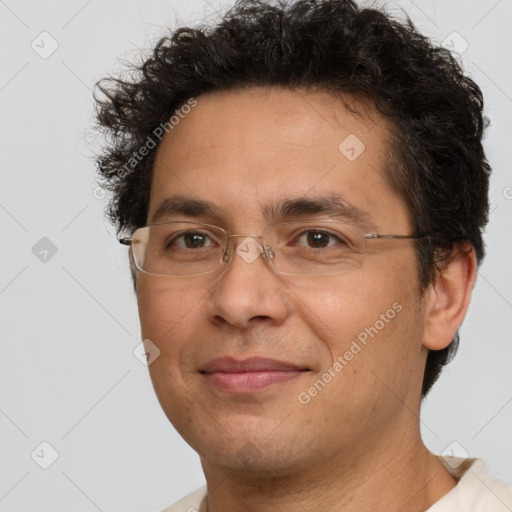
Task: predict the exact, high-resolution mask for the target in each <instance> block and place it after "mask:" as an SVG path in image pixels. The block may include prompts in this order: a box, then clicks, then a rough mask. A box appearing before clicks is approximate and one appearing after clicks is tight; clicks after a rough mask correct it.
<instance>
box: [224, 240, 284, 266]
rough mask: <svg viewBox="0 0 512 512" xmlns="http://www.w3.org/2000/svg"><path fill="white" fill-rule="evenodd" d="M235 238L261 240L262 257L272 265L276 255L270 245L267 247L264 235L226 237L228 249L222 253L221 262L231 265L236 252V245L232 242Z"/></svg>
mask: <svg viewBox="0 0 512 512" xmlns="http://www.w3.org/2000/svg"><path fill="white" fill-rule="evenodd" d="M234 238H244V239H245V238H259V239H260V244H259V246H260V249H261V256H262V257H263V259H264V260H266V261H267V262H269V263H270V261H271V260H272V259H273V258H274V253H273V251H272V248H271V247H270V246H269V245H265V243H264V240H263V235H226V248H225V249H224V252H223V253H222V257H221V262H222V263H229V262H230V261H231V258H232V257H233V253H234V252H235V243H234V241H233V242H231V239H234Z"/></svg>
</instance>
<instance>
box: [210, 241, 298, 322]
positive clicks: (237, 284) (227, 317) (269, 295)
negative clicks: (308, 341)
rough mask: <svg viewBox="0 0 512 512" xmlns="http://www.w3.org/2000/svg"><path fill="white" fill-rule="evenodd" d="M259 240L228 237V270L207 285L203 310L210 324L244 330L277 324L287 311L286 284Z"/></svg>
mask: <svg viewBox="0 0 512 512" xmlns="http://www.w3.org/2000/svg"><path fill="white" fill-rule="evenodd" d="M266 258H267V256H266V253H265V251H264V250H263V247H262V243H261V237H259V236H255V235H249V236H248V235H231V236H230V237H229V240H228V245H227V247H226V251H225V253H224V255H223V259H222V261H223V263H222V265H227V267H226V268H225V269H224V270H223V271H222V272H221V273H220V274H219V275H218V276H217V277H215V278H214V279H213V281H212V282H211V283H210V285H209V287H208V288H209V291H210V296H209V299H208V305H207V308H206V311H207V316H208V318H209V319H210V321H211V322H213V323H216V324H217V325H222V326H228V325H230V326H234V327H236V328H238V329H247V328H249V327H251V326H256V325H260V324H262V323H265V324H267V325H269V326H270V325H279V324H280V323H282V322H283V321H284V320H285V319H286V317H287V315H288V311H289V301H288V300H287V298H286V290H287V285H286V284H285V283H284V282H283V280H282V278H281V277H280V276H278V275H276V274H275V273H274V272H273V271H272V269H271V267H270V265H269V264H268V263H267V261H266Z"/></svg>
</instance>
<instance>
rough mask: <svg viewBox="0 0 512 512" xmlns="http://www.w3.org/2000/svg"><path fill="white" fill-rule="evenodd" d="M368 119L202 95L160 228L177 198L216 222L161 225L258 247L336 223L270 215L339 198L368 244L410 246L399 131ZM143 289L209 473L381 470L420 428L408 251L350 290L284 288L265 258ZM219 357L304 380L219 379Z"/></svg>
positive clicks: (413, 279) (146, 315)
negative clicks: (207, 209) (208, 209)
mask: <svg viewBox="0 0 512 512" xmlns="http://www.w3.org/2000/svg"><path fill="white" fill-rule="evenodd" d="M358 108H359V110H360V113H359V114H353V113H351V112H350V110H348V109H347V108H346V107H345V105H344V103H343V102H342V101H341V100H339V99H336V98H335V97H334V96H332V95H330V94H327V93H325V94H324V93H312V92H302V93H298V92H291V91H288V90H285V89H280V88H274V89H265V90H264V89H252V90H246V91H231V92H216V93H211V94H207V95H204V96H201V97H200V98H198V105H197V106H196V107H195V108H193V109H192V111H191V112H190V113H189V114H188V115H187V116H186V117H185V118H184V119H182V120H181V121H180V123H179V124H178V125H177V126H175V127H174V129H173V130H172V131H171V132H170V133H169V134H168V135H166V136H165V138H164V139H163V141H162V143H161V146H160V147H159V149H158V154H157V158H156V162H155V168H154V175H153V181H152V188H151V199H150V206H149V214H148V219H147V221H148V223H151V222H153V221H154V213H155V212H156V210H157V208H158V206H159V205H160V203H161V202H162V201H164V200H165V199H168V198H173V197H177V196H179V197H180V198H181V199H184V198H185V199H190V200H195V201H207V202H209V203H211V204H213V205H214V206H215V207H216V209H217V213H216V214H213V213H208V214H206V213H204V214H199V215H195V214H194V215H193V212H192V211H189V212H186V211H184V212H182V213H179V214H174V215H172V216H169V217H166V218H160V219H159V220H158V222H163V221H165V220H166V219H167V220H191V221H195V222H203V223H208V224H215V225H218V226H221V227H223V228H224V229H225V230H226V231H227V232H228V233H230V234H255V235H259V234H261V233H263V231H264V229H265V228H266V227H267V226H268V225H269V224H271V223H272V224H274V223H278V222H284V221H293V220H304V218H307V219H311V220H317V219H325V218H330V215H329V214H328V213H314V214H313V213H312V214H309V215H307V216H306V217H304V215H300V216H295V217H293V216H292V217H290V216H286V217H282V216H277V217H276V218H274V219H272V220H271V221H269V220H268V219H267V218H266V217H265V216H264V209H265V207H268V206H269V205H274V206H275V205H277V206H279V205H280V204H282V203H283V202H285V201H294V200H301V199H302V200H304V199H306V200H319V199H322V198H332V196H333V194H336V195H337V196H339V198H341V199H342V200H343V201H346V202H347V203H350V204H351V205H352V206H354V207H356V208H358V209H360V210H363V211H364V212H367V214H368V216H367V218H366V219H365V223H364V224H365V225H362V227H363V229H364V231H365V232H366V233H369V232H370V233H372V232H376V233H386V234H390V233H391V234H410V232H411V223H410V218H409V215H408V211H407V208H406V206H405V204H404V202H403V201H402V200H401V198H399V197H398V196H397V195H396V194H395V193H394V192H393V191H392V190H391V189H390V187H389V186H388V185H387V183H386V181H385V180H384V166H385V165H386V155H387V154H388V150H387V147H388V129H387V126H386V124H385V123H384V121H383V120H382V118H381V117H380V116H379V115H378V114H377V113H376V112H373V111H372V110H370V109H369V108H368V107H364V106H362V105H358ZM347 137H348V139H347ZM355 137H357V139H356V138H355ZM358 140H359V141H360V142H358ZM361 142H362V143H363V144H364V146H365V149H364V151H362V152H361V150H362V149H363V146H362V145H361V144H360V143H361ZM340 144H341V145H340ZM372 224H373V226H372ZM234 240H235V243H241V242H242V241H243V237H242V238H237V239H234ZM137 286H138V290H137V297H138V305H139V313H140V320H141V327H142V336H143V339H150V340H151V341H152V342H153V343H154V344H155V345H157V346H158V348H159V349H160V351H161V353H160V356H159V357H158V358H157V359H156V360H155V361H154V362H153V363H152V364H151V365H150V367H149V369H150V374H151V378H152V381H153V384H154V387H155V390H156V393H157V396H158V399H159V401H160V403H161V405H162V407H163V409H164V411H165V413H166V414H167V416H168V418H169V419H170V421H171V422H172V424H173V425H174V426H175V427H176V429H177V430H178V431H179V432H180V434H181V435H182V436H183V437H184V438H185V440H186V441H187V442H189V443H190V445H191V446H192V447H193V448H194V449H195V450H196V451H198V452H199V454H200V455H201V456H202V457H203V463H206V464H213V465H216V466H223V467H225V468H238V469H239V470H241V469H242V468H244V467H246V468H250V469H251V470H253V471H257V470H261V471H263V472H266V474H268V472H271V473H272V472H275V473H276V474H282V473H283V472H284V473H286V472H287V471H292V470H293V471H296V470H300V469H301V468H305V467H308V466H310V465H311V464H315V463H321V462H322V461H325V460H326V458H330V457H332V456H334V457H347V456H350V457H352V456H354V455H357V457H361V456H363V454H367V456H371V452H372V450H371V449H369V447H372V446H373V447H377V445H378V444H379V443H381V444H383V445H385V444H386V443H388V444H391V443H392V441H391V439H395V438H397V437H400V432H406V431H407V429H410V426H411V424H413V423H415V422H417V417H416V416H415V415H414V413H413V412H412V410H415V409H416V408H417V406H418V403H419V396H420V388H421V381H422V376H423V368H424V363H425V357H426V350H425V349H424V348H423V347H422V333H423V316H424V313H423V312H422V311H423V309H422V304H423V302H422V299H421V297H420V296H419V292H418V287H417V266H416V259H415V253H414V248H413V245H412V242H410V241H389V240H388V241H386V240H369V241H368V242H367V253H366V256H365V258H364V261H363V263H362V265H361V267H360V268H358V269H356V270H352V271H350V272H345V273H341V274H338V275H331V276H316V277H315V276H304V277H299V276H288V275H282V274H276V273H274V272H273V271H272V269H271V267H270V266H269V265H268V263H266V262H265V260H264V259H263V258H262V257H259V258H257V259H256V260H255V261H252V262H251V263H249V262H247V261H246V259H244V258H243V257H241V256H240V255H239V254H238V253H236V252H235V253H234V255H233V258H232V260H231V261H230V262H229V263H227V264H226V263H223V264H221V265H219V269H218V270H217V271H215V272H212V273H210V274H206V275H203V276H195V277H179V278H177V277H157V276H151V275H147V274H143V273H139V274H138V281H137ZM365 333H366V337H365ZM354 342H355V344H354ZM350 354H352V355H350ZM217 358H231V359H230V361H233V360H236V361H246V360H248V359H249V358H267V359H272V360H275V361H279V362H281V363H286V364H288V365H291V366H292V367H293V368H295V370H296V371H292V372H289V374H284V377H283V378H281V377H282V375H283V374H282V373H279V372H274V373H272V372H270V373H269V374H267V375H270V382H269V383H268V384H267V385H260V384H258V383H261V379H265V374H264V373H262V372H260V373H259V374H258V375H259V376H257V377H254V375H253V376H244V375H240V373H243V370H240V371H239V372H236V373H238V375H227V376H226V374H225V373H224V374H223V375H222V374H220V373H218V372H219V371H220V370H219V368H217V369H216V371H215V370H211V368H212V367H211V361H212V360H214V359H217ZM336 362H338V364H336ZM276 364H277V363H276ZM210 370H211V371H210ZM256 373H258V372H256ZM258 379H259V380H258ZM319 380H321V381H322V382H321V383H318V381H319ZM226 383H227V384H226ZM315 383H316V385H315ZM256 384H258V385H256ZM404 404H407V406H404Z"/></svg>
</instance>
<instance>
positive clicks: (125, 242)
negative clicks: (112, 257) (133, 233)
mask: <svg viewBox="0 0 512 512" xmlns="http://www.w3.org/2000/svg"><path fill="white" fill-rule="evenodd" d="M132 242H133V238H127V237H126V236H124V237H123V238H120V239H119V243H120V244H122V245H132Z"/></svg>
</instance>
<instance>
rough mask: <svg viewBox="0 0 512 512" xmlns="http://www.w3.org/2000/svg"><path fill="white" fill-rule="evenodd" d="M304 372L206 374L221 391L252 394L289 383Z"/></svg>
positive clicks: (211, 382) (209, 380)
mask: <svg viewBox="0 0 512 512" xmlns="http://www.w3.org/2000/svg"><path fill="white" fill-rule="evenodd" d="M303 373H304V372H303V371H300V370H296V371H295V370H293V371H259V372H243V373H227V372H214V373H207V374H205V377H206V379H207V380H208V382H209V383H210V384H211V385H212V386H213V387H215V388H217V389H220V390H221V391H228V392H231V393H252V392H255V391H261V390H263V389H266V388H268V387H270V386H273V385H274V384H279V383H281V382H287V381H289V380H292V379H294V378H295V377H298V376H299V375H301V374H303Z"/></svg>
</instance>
